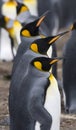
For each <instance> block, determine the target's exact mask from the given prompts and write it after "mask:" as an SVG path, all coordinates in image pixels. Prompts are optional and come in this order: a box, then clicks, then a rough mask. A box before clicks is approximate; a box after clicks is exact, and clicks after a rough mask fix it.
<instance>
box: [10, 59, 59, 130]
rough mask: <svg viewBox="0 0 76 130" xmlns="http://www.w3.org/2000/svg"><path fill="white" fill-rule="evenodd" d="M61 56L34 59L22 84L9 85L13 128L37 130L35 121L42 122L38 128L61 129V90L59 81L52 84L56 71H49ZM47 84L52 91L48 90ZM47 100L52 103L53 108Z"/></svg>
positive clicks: (43, 129)
mask: <svg viewBox="0 0 76 130" xmlns="http://www.w3.org/2000/svg"><path fill="white" fill-rule="evenodd" d="M27 60H29V58H26V61H27ZM58 60H59V58H47V57H36V58H34V59H32V60H31V61H30V63H29V66H28V73H27V74H26V75H24V78H23V79H22V82H21V83H20V84H19V86H17V84H16V87H15V86H11V87H10V94H9V112H10V130H12V129H14V130H17V129H18V130H24V129H25V130H38V129H36V128H37V127H35V123H36V121H37V122H38V123H39V124H40V129H39V130H55V129H57V130H59V124H60V94H59V91H58V88H57V84H56V82H55V86H54V84H53V83H54V80H55V79H54V77H53V75H52V74H51V73H49V70H50V68H51V66H52V65H53V64H54V63H55V62H57V61H58ZM26 61H25V64H26ZM52 84H53V86H52ZM48 88H49V91H51V95H48V94H47V93H48V91H47V89H48ZM46 91H47V92H46ZM57 93H58V95H57ZM47 95H48V98H47V97H46V96H47ZM49 98H50V99H51V102H49V101H50V100H49ZM44 102H45V104H44ZM48 102H49V103H48ZM47 104H49V105H50V110H49V106H48V105H47ZM53 110H54V111H53ZM50 112H51V113H50ZM55 112H56V113H55ZM57 124H58V125H57Z"/></svg>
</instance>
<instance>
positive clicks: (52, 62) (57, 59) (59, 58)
mask: <svg viewBox="0 0 76 130" xmlns="http://www.w3.org/2000/svg"><path fill="white" fill-rule="evenodd" d="M62 59H63V57H56V58H54V59H53V60H52V61H51V62H50V65H53V64H55V63H56V62H58V61H59V60H62Z"/></svg>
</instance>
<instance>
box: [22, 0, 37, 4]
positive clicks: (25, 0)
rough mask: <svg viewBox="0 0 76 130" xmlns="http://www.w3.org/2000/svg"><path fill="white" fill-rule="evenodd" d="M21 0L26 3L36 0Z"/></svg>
mask: <svg viewBox="0 0 76 130" xmlns="http://www.w3.org/2000/svg"><path fill="white" fill-rule="evenodd" d="M23 2H24V3H25V4H26V3H32V4H34V3H36V0H23Z"/></svg>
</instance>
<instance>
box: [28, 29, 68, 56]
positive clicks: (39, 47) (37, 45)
mask: <svg viewBox="0 0 76 130" xmlns="http://www.w3.org/2000/svg"><path fill="white" fill-rule="evenodd" d="M67 32H68V31H66V32H63V33H60V34H58V35H55V36H49V37H46V38H42V39H37V40H35V41H34V42H33V43H31V45H30V49H31V50H32V51H34V52H36V53H40V54H46V53H47V51H48V49H49V47H50V46H51V45H52V44H53V43H54V42H55V41H56V40H57V39H59V38H60V37H61V36H63V35H64V34H66V33H67Z"/></svg>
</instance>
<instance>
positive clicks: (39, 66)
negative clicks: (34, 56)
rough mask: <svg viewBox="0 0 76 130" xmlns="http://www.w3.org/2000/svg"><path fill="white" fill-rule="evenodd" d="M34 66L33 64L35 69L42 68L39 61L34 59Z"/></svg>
mask: <svg viewBox="0 0 76 130" xmlns="http://www.w3.org/2000/svg"><path fill="white" fill-rule="evenodd" d="M34 66H35V67H36V68H37V69H39V70H42V64H41V62H39V61H35V62H34Z"/></svg>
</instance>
